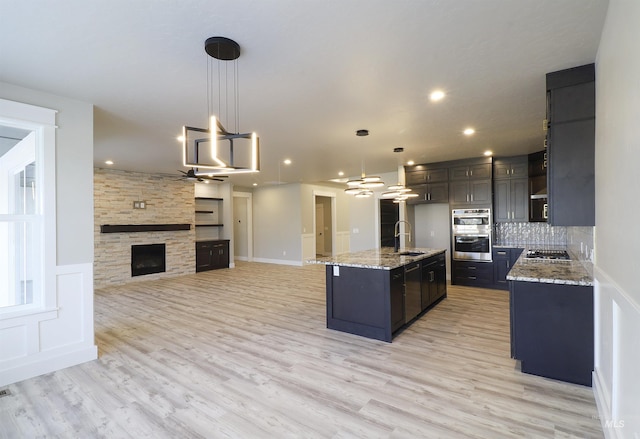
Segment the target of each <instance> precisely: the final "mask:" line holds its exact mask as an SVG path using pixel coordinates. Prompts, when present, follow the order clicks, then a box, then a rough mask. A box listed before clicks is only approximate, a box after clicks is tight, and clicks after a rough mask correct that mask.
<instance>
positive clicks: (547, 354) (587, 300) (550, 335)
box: [510, 281, 594, 386]
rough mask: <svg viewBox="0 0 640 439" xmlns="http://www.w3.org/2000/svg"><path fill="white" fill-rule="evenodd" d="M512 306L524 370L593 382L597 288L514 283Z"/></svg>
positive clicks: (515, 350) (514, 342)
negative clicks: (594, 299) (594, 321)
mask: <svg viewBox="0 0 640 439" xmlns="http://www.w3.org/2000/svg"><path fill="white" fill-rule="evenodd" d="M510 310H511V356H512V357H513V358H515V359H518V360H520V362H521V370H522V372H525V373H530V374H533V375H539V376H543V377H547V378H553V379H556V380H561V381H567V382H570V383H576V384H582V385H585V386H591V374H592V372H593V362H594V360H593V352H594V350H593V344H594V341H593V287H591V286H578V285H560V284H545V283H536V282H515V281H512V282H511V285H510Z"/></svg>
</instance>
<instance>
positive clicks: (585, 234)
mask: <svg viewBox="0 0 640 439" xmlns="http://www.w3.org/2000/svg"><path fill="white" fill-rule="evenodd" d="M567 230H568V234H567V247H569V250H570V251H572V252H573V253H574V254H575V255H576V256H578V258H579V259H580V260H581V261H590V262H593V256H594V249H593V247H594V243H595V239H594V232H595V227H567Z"/></svg>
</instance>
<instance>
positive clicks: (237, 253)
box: [233, 192, 253, 261]
mask: <svg viewBox="0 0 640 439" xmlns="http://www.w3.org/2000/svg"><path fill="white" fill-rule="evenodd" d="M251 203H252V195H251V194H250V193H248V192H234V193H233V257H234V259H238V260H240V261H251V260H253V235H252V230H253V224H252V218H253V215H252V209H251Z"/></svg>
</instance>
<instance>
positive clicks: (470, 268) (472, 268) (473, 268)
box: [467, 266, 477, 270]
mask: <svg viewBox="0 0 640 439" xmlns="http://www.w3.org/2000/svg"><path fill="white" fill-rule="evenodd" d="M467 268H468V269H469V270H475V269H476V268H477V267H473V266H471V267H467Z"/></svg>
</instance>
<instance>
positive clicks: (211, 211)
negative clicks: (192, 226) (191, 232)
mask: <svg viewBox="0 0 640 439" xmlns="http://www.w3.org/2000/svg"><path fill="white" fill-rule="evenodd" d="M196 213H213V210H196Z"/></svg>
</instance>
